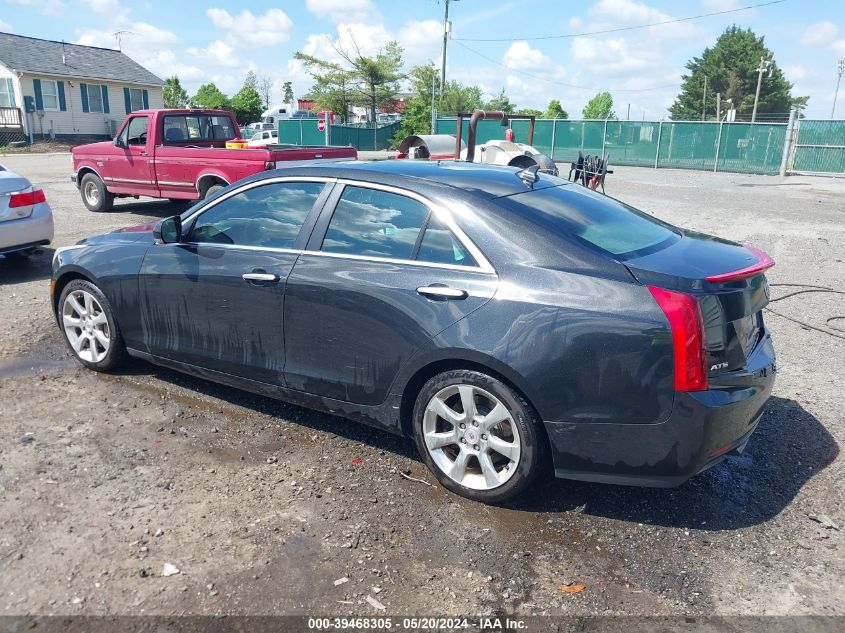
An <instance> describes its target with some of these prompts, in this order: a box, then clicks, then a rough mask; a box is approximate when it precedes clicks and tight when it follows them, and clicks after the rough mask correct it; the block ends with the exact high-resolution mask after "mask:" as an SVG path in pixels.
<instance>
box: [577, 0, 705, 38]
mask: <svg viewBox="0 0 845 633" xmlns="http://www.w3.org/2000/svg"><path fill="white" fill-rule="evenodd" d="M590 14H591V15H593V16H594V17H596V18H598V19H600V20H609V21H610V22H609V23H602V24H600V25H591V27H592V26H598V28H596V29H595V30H600V29H601V28H602V27H604V28H613V27H618V26H619V25H620V23H621V24H623V25H632V26H636V25H641V24H657V23H660V22H667V21H669V20H673V19H675V18H674V16H671V15H668V14H666V13H663V11H660V10H659V9H656V8H654V7H650V6H648V5H647V4H645V3H643V2H635V1H634V0H599V1H598V2H597V3H596V4H595V6H593V8H592V9H591V10H590ZM591 30H592V28H591ZM647 32H648V33H649V34H650V35H651V36H653V37H660V38H672V37H674V38H680V37H690V36H692V35H693V34H694V33H695V27H694V26H693V25H692V23H690V22H675V23H672V24H661V25H660V26H652V27H650V28H649V29H648V31H647Z"/></svg>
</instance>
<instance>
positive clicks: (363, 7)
mask: <svg viewBox="0 0 845 633" xmlns="http://www.w3.org/2000/svg"><path fill="white" fill-rule="evenodd" d="M305 6H306V7H307V8H308V10H309V11H310V12H311V13H313V14H315V15H317V16H319V17H321V18H328V19H330V20H334V21H335V22H348V21H350V20H351V21H358V20H365V19H367V18H372V17H373V14H374V13H375V12H376V9H375V7H374V6H373V4H372V2H370V0H308V1H307V2H306V3H305Z"/></svg>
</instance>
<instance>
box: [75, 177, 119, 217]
mask: <svg viewBox="0 0 845 633" xmlns="http://www.w3.org/2000/svg"><path fill="white" fill-rule="evenodd" d="M79 193H80V194H81V195H82V203H83V204H84V205H85V208H87V209H88V210H89V211H94V212H95V213H102V212H104V211H111V209H112V207H114V194H113V193H110V192H109V190H108V189H106V185H105V184H104V183H103V181H102V180H100V177H99V176H97V174H91V173H88V174H85V175H84V176H83V177H82V181H81V182H80V183H79Z"/></svg>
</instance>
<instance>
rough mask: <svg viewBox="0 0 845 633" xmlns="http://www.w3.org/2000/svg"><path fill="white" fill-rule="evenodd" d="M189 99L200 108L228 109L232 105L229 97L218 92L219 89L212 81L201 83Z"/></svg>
mask: <svg viewBox="0 0 845 633" xmlns="http://www.w3.org/2000/svg"><path fill="white" fill-rule="evenodd" d="M191 101H192V102H193V103H194V104H196V105H198V106H200V107H202V108H212V109H215V110H229V109H231V107H232V106H231V103H230V102H229V97H227V96H226V95H225V94H223V93H222V92H220V89H219V88H218V87H217V86H215V85H214V83H207V84H203V85H201V86H200V87H199V89H198V90H197V94H195V95H194V97H193V99H191Z"/></svg>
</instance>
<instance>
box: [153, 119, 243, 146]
mask: <svg viewBox="0 0 845 633" xmlns="http://www.w3.org/2000/svg"><path fill="white" fill-rule="evenodd" d="M235 136H236V133H235V129H234V128H233V127H232V120H231V119H230V118H229V117H227V116H220V115H215V114H171V115H167V116H165V117H164V142H165V143H182V142H185V141H228V140H231V139H233V138H235Z"/></svg>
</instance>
